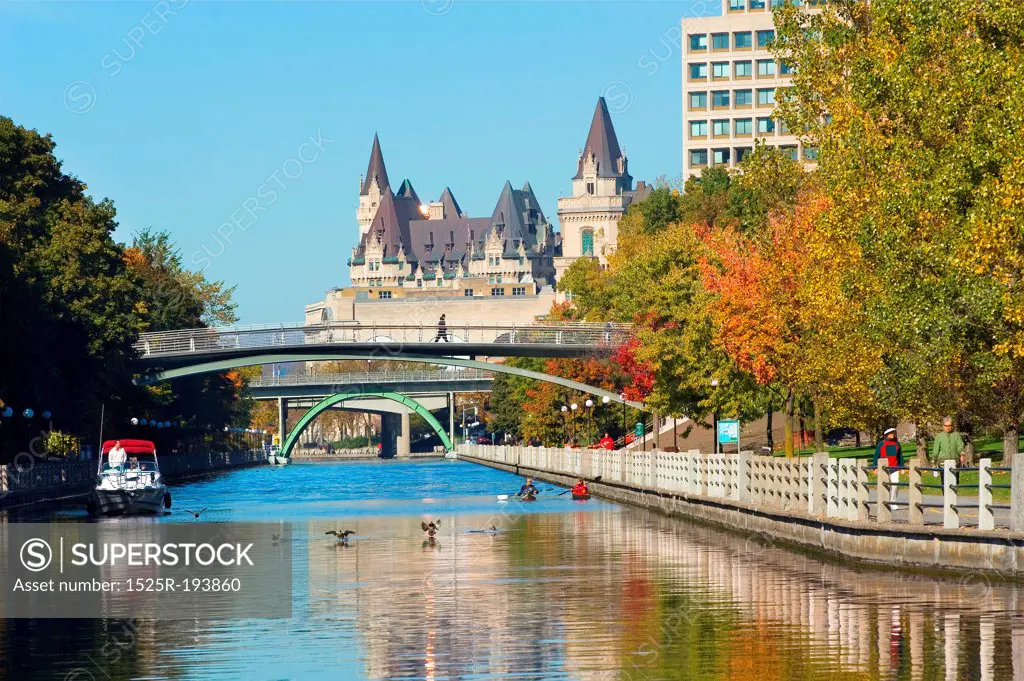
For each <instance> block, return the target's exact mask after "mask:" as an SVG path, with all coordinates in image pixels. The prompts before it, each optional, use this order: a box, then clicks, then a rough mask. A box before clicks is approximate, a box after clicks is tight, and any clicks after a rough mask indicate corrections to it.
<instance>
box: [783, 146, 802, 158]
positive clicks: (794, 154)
mask: <svg viewBox="0 0 1024 681" xmlns="http://www.w3.org/2000/svg"><path fill="white" fill-rule="evenodd" d="M782 153H783V154H785V155H786V156H787V157H788V158H789V159H790V160H791V161H799V160H800V153H799V151H798V150H797V148H796V147H782Z"/></svg>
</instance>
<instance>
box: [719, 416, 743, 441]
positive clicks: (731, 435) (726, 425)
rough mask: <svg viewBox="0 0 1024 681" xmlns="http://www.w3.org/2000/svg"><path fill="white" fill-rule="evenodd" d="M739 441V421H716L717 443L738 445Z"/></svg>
mask: <svg viewBox="0 0 1024 681" xmlns="http://www.w3.org/2000/svg"><path fill="white" fill-rule="evenodd" d="M739 443H740V422H739V421H719V422H718V444H720V445H738V444H739Z"/></svg>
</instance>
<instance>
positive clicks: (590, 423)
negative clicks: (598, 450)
mask: <svg viewBox="0 0 1024 681" xmlns="http://www.w3.org/2000/svg"><path fill="white" fill-rule="evenodd" d="M583 406H585V407H586V408H587V446H589V445H590V443H591V442H593V441H594V400H591V399H587V401H586V402H584V403H583Z"/></svg>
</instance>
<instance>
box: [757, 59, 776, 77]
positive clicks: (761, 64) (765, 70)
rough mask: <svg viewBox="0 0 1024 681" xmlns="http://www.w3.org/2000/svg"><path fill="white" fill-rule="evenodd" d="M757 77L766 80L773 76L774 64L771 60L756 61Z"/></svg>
mask: <svg viewBox="0 0 1024 681" xmlns="http://www.w3.org/2000/svg"><path fill="white" fill-rule="evenodd" d="M757 75H758V76H759V77H761V78H767V77H770V76H774V75H775V62H774V61H772V60H771V59H758V60H757Z"/></svg>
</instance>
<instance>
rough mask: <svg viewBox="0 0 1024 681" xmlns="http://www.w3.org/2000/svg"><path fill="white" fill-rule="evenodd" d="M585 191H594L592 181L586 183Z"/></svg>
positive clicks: (591, 192) (590, 192)
mask: <svg viewBox="0 0 1024 681" xmlns="http://www.w3.org/2000/svg"><path fill="white" fill-rule="evenodd" d="M587 193H588V194H593V193H594V183H593V182H588V183H587Z"/></svg>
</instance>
